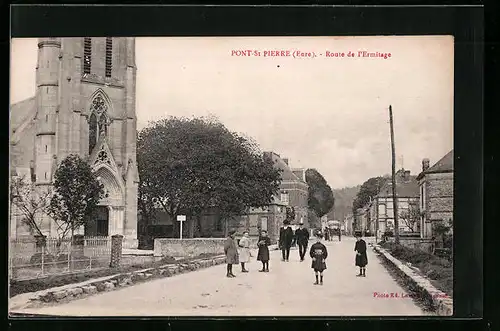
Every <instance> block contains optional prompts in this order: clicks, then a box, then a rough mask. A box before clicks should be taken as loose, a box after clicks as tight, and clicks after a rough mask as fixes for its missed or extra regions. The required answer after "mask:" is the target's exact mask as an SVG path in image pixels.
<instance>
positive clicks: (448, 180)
mask: <svg viewBox="0 0 500 331" xmlns="http://www.w3.org/2000/svg"><path fill="white" fill-rule="evenodd" d="M429 164H430V160H429V159H427V158H426V159H423V160H422V172H421V173H420V174H419V175H418V176H417V180H418V185H419V193H420V210H421V212H422V216H421V226H420V230H421V231H420V235H421V237H422V238H431V237H432V236H433V234H432V224H433V223H435V222H440V221H450V220H453V150H451V151H450V152H448V154H446V155H445V156H443V157H442V158H441V159H440V160H439V161H437V162H436V163H435V164H434V165H433V166H432V167H430V166H429Z"/></svg>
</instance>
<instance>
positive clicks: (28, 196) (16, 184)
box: [10, 176, 52, 236]
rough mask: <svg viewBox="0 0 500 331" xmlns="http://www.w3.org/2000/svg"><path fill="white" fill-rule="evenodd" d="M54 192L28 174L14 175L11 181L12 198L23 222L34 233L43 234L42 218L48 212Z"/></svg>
mask: <svg viewBox="0 0 500 331" xmlns="http://www.w3.org/2000/svg"><path fill="white" fill-rule="evenodd" d="M51 195H52V192H51V190H50V189H41V188H37V187H36V186H35V183H34V182H32V181H31V180H29V179H27V178H26V176H19V177H13V178H12V180H11V183H10V199H11V202H12V205H13V206H15V207H16V208H17V209H18V210H19V212H20V213H21V215H22V218H21V222H22V223H23V224H25V225H26V226H27V227H28V228H29V230H30V232H31V234H32V235H34V236H43V233H42V226H41V223H42V220H43V216H44V215H46V214H47V211H48V207H49V204H50V197H51Z"/></svg>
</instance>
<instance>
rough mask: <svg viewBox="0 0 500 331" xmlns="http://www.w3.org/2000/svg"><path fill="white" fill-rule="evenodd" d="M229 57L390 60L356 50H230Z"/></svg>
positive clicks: (383, 54)
mask: <svg viewBox="0 0 500 331" xmlns="http://www.w3.org/2000/svg"><path fill="white" fill-rule="evenodd" d="M231 56H234V57H273V58H278V57H281V58H284V57H291V58H296V59H297V58H298V59H300V58H311V59H312V58H316V57H322V58H332V59H341V58H380V59H385V60H387V59H390V58H391V56H392V54H391V53H390V52H380V51H369V50H357V51H347V52H335V51H324V52H311V51H302V50H287V49H276V50H256V49H233V50H231Z"/></svg>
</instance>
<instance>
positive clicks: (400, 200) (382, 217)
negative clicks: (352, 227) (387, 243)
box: [367, 169, 420, 233]
mask: <svg viewBox="0 0 500 331" xmlns="http://www.w3.org/2000/svg"><path fill="white" fill-rule="evenodd" d="M395 177H396V197H397V204H398V223H399V224H398V225H399V231H400V232H419V228H420V224H419V222H418V221H417V222H415V223H414V224H413V229H411V228H410V226H409V224H406V223H405V222H404V220H403V219H402V218H401V215H402V214H403V213H404V212H406V211H408V210H409V209H410V208H416V207H418V204H419V188H418V182H417V178H416V176H412V175H411V174H410V171H409V170H405V169H400V170H398V171H397V172H396V176H395ZM367 209H368V211H369V224H370V232H371V233H375V231H377V230H378V231H379V233H384V232H385V231H390V230H394V203H393V194H392V180H391V179H388V180H387V181H386V182H385V183H384V185H382V187H381V188H380V190H379V193H378V194H377V195H376V196H375V197H374V198H373V200H372V201H371V203H370V204H369V206H367ZM377 223H378V224H377ZM377 225H378V227H377Z"/></svg>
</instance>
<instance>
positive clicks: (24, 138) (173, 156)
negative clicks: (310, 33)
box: [9, 35, 454, 317]
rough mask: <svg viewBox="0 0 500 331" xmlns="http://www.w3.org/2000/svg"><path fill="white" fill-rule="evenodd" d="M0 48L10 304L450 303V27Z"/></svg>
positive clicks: (427, 306)
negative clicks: (5, 102) (3, 56)
mask: <svg viewBox="0 0 500 331" xmlns="http://www.w3.org/2000/svg"><path fill="white" fill-rule="evenodd" d="M11 59H12V60H11V95H10V97H11V100H10V143H9V146H10V178H9V182H10V201H9V207H10V208H9V226H10V232H9V236H10V238H9V243H10V244H9V282H10V286H9V291H10V298H9V311H10V313H11V314H39V315H52V316H93V317H94V316H228V317H230V316H435V315H440V316H443V315H444V316H450V315H451V314H452V312H453V305H452V297H453V273H452V270H453V263H452V261H453V256H452V255H453V254H452V243H453V169H454V167H453V97H454V86H453V81H454V71H453V68H454V39H453V37H452V36H446V35H442V36H441V35H434V36H363V37H361V36H359V37H356V36H352V37H84V36H82V37H78V38H77V37H71V38H69V37H68V38H54V37H51V38H38V39H29V38H17V39H16V38H14V39H12V44H11Z"/></svg>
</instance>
